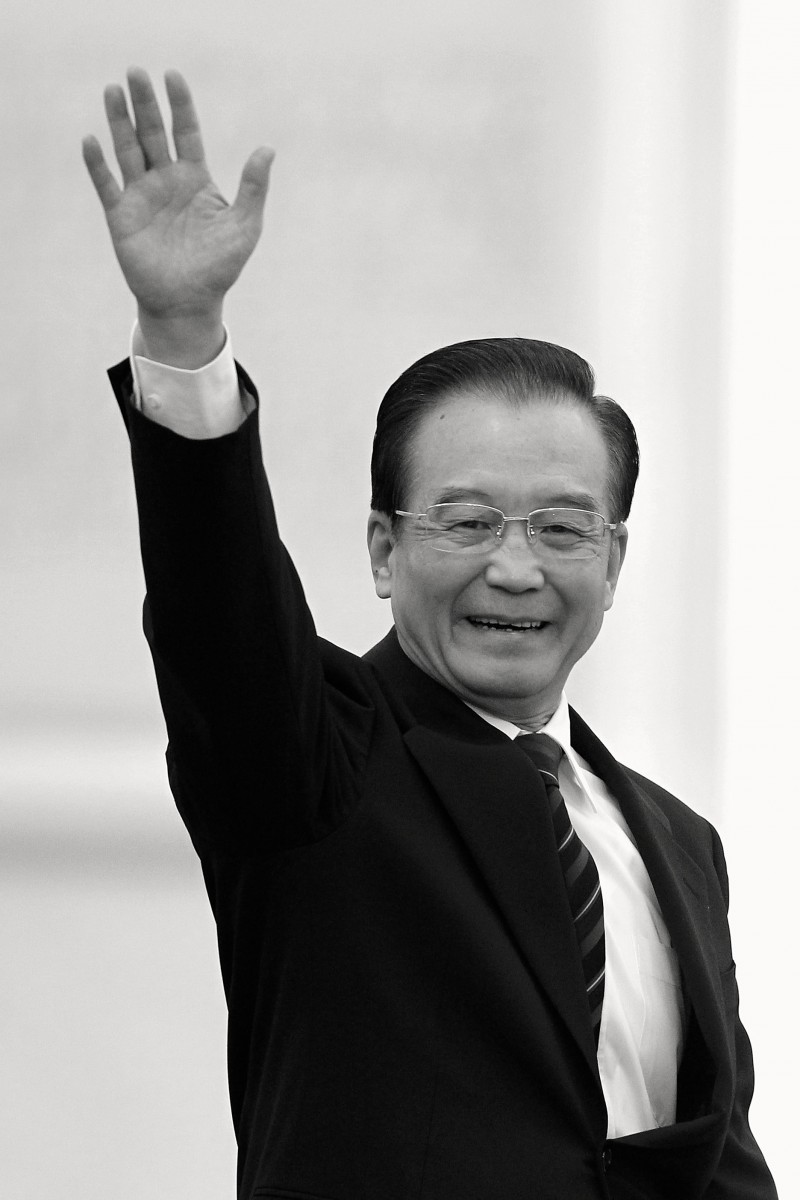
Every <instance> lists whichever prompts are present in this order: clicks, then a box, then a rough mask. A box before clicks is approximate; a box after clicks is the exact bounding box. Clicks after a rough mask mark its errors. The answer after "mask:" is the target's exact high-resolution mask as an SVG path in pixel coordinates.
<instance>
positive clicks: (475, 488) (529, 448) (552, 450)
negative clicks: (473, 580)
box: [408, 392, 610, 513]
mask: <svg viewBox="0 0 800 1200" xmlns="http://www.w3.org/2000/svg"><path fill="white" fill-rule="evenodd" d="M408 466H409V485H410V490H411V493H412V495H411V496H410V497H409V501H410V502H411V503H413V505H415V506H419V507H427V505H429V504H436V503H438V502H441V501H445V500H458V499H465V500H468V499H473V500H475V501H477V502H480V503H489V504H494V505H496V506H497V507H499V508H503V507H504V506H506V507H505V508H504V511H506V512H507V513H510V512H511V509H512V508H514V509H517V510H518V511H523V509H524V511H526V512H527V511H529V510H530V509H533V508H548V507H551V506H559V505H567V506H571V507H591V508H597V509H598V511H600V512H603V513H607V512H608V510H609V467H610V463H609V458H608V450H607V448H606V445H605V442H604V441H603V438H602V435H601V433H600V431H599V429H598V426H597V424H596V422H595V421H594V419H593V417H592V416H591V414H590V413H589V412H587V410H586V409H585V408H584V407H583V406H581V405H580V404H579V403H578V402H577V401H575V400H573V399H571V398H570V397H569V396H564V397H557V398H553V399H551V398H549V397H535V396H534V397H531V398H530V399H529V400H526V401H524V402H522V403H516V402H513V403H512V402H510V401H509V400H507V399H506V398H505V397H504V396H500V395H496V394H492V393H486V392H478V393H476V392H456V393H453V394H450V395H448V396H447V397H445V398H443V399H442V400H441V401H439V402H438V403H437V404H436V405H435V406H432V407H431V408H430V409H428V411H426V413H425V415H424V416H423V417H422V419H421V421H420V423H419V425H418V427H417V429H416V430H415V433H414V435H413V437H412V439H411V442H410V444H409V458H408Z"/></svg>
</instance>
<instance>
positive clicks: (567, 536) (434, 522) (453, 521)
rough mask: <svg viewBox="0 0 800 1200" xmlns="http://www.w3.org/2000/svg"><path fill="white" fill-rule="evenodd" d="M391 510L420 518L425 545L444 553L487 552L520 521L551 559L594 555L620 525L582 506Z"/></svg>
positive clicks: (456, 506) (448, 506)
mask: <svg viewBox="0 0 800 1200" xmlns="http://www.w3.org/2000/svg"><path fill="white" fill-rule="evenodd" d="M395 515H396V516H398V517H411V518H413V519H415V520H417V521H419V522H420V527H421V531H422V537H423V538H424V540H425V542H426V544H427V545H429V546H430V547H431V549H433V550H441V551H442V552H443V553H445V554H481V553H484V554H485V553H488V552H489V551H491V550H493V549H494V548H495V547H497V546H499V545H500V542H501V541H502V538H503V530H504V529H505V527H506V525H507V524H508V523H509V522H510V521H524V522H525V524H526V532H527V535H528V541H529V542H530V543H531V545H535V546H536V548H537V550H538V551H539V553H540V554H543V555H546V556H547V557H548V558H550V559H555V560H560V559H577V558H595V557H597V555H598V554H599V553H600V550H601V548H602V545H603V540H604V538H605V533H606V530H607V529H611V530H616V529H621V528H622V522H621V521H607V520H606V519H605V517H604V516H602V515H601V514H600V513H596V512H588V511H586V510H584V509H581V508H537V509H536V510H535V511H534V512H531V513H528V515H527V517H507V516H506V515H505V513H502V512H501V511H500V509H499V508H490V507H489V506H488V505H486V504H432V505H431V506H430V508H426V509H425V512H421V513H413V512H403V511H402V510H401V509H397V511H396V513H395Z"/></svg>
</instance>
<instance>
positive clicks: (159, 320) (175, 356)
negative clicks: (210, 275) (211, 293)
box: [138, 304, 225, 371]
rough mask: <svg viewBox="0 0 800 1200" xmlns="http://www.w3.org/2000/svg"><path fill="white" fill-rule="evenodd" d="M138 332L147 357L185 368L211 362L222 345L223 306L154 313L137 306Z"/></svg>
mask: <svg viewBox="0 0 800 1200" xmlns="http://www.w3.org/2000/svg"><path fill="white" fill-rule="evenodd" d="M138 317H139V331H140V334H141V339H142V348H143V350H144V354H145V357H146V358H150V359H152V360H153V361H154V362H160V363H164V364H166V365H167V366H170V367H181V368H183V369H184V370H187V371H193V370H197V369H198V368H199V367H204V366H206V365H207V364H208V363H210V362H212V361H213V360H214V359H215V358H216V357H217V355H218V354H219V352H220V350H221V349H222V347H223V345H224V344H225V327H224V325H223V324H222V305H221V304H220V305H219V306H218V307H217V308H215V309H214V310H212V311H209V312H201V313H187V314H181V315H173V316H164V315H160V314H159V315H155V314H153V313H150V312H148V311H147V310H146V309H144V308H142V306H141V305H140V306H139V313H138Z"/></svg>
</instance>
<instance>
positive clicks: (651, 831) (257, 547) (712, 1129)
mask: <svg viewBox="0 0 800 1200" xmlns="http://www.w3.org/2000/svg"><path fill="white" fill-rule="evenodd" d="M242 378H243V382H244V383H245V386H247V388H248V390H250V391H254V389H252V385H251V384H249V382H248V381H247V380H246V377H244V376H242ZM112 380H113V382H114V385H115V388H116V391H117V395H118V397H119V399H120V403H121V407H122V411H123V415H124V417H125V420H126V424H127V426H128V430H129V434H130V439H131V446H132V456H133V463H134V468H135V479H136V488H137V495H138V502H139V512H140V523H141V541H142V554H143V560H144V566H145V573H146V579H147V589H148V600H147V604H146V613H145V624H146V631H147V636H148V639H149V641H150V645H151V648H152V653H153V658H154V661H155V666H156V671H157V676H158V684H159V689H160V694H161V699H162V703H163V707H164V712H165V715H166V720H167V726H168V731H169V741H170V747H169V752H168V763H169V772H170V781H171V786H172V790H173V793H174V796H175V799H176V802H177V805H178V808H179V810H180V813H181V815H182V817H183V819H184V821H185V823H186V825H187V827H188V829H189V832H190V834H191V837H192V840H193V842H194V845H195V847H196V849H197V852H198V854H199V856H200V859H201V861H202V866H203V871H204V875H205V880H206V885H207V888H208V894H209V897H210V900H211V904H212V906H213V910H214V914H215V917H216V922H217V928H218V935H219V950H220V959H221V965H222V974H223V979H224V984H225V990H226V995H227V1000H228V1007H229V1014H230V1020H229V1067H230V1072H229V1073H230V1091H231V1103H232V1109H233V1119H234V1124H235V1128H236V1135H237V1138H238V1142H239V1151H240V1159H239V1195H240V1197H246V1198H247V1200H250V1198H251V1197H292V1198H295V1200H310V1198H313V1200H597V1198H599V1197H609V1196H611V1197H614V1198H615V1200H633V1198H634V1197H637V1198H641V1200H644V1198H645V1197H647V1198H648V1200H657V1198H661V1197H663V1198H665V1200H666V1198H669V1200H693V1198H695V1197H701V1196H702V1197H707V1198H709V1200H711V1198H714V1200H721V1198H723V1197H725V1198H730V1200H767V1198H770V1197H774V1195H775V1192H774V1187H773V1184H772V1180H771V1177H770V1175H769V1172H768V1171H767V1168H766V1166H765V1165H764V1162H763V1159H762V1157H761V1154H760V1152H759V1150H758V1148H757V1146H756V1144H755V1142H754V1140H753V1137H752V1135H751V1132H750V1129H749V1126H748V1123H747V1110H748V1105H749V1102H750V1098H751V1093H752V1087H753V1068H752V1057H751V1052H750V1045H749V1042H748V1039H747V1037H746V1034H745V1032H744V1030H743V1028H742V1026H741V1024H740V1022H739V1019H738V1013H737V992H736V982H735V978H734V965H733V961H732V958H731V947H730V940H729V935H728V924H727V916H726V908H727V880H726V874H725V865H724V860H723V855H722V850H721V847H720V843H719V839H718V837H717V835H716V833H715V832H714V830H713V829H712V828H711V826H710V825H709V824H708V823H707V822H706V821H705V820H703V819H702V818H701V817H699V816H697V815H696V814H694V813H693V812H691V811H690V810H689V809H688V808H686V807H685V806H684V805H683V804H681V803H680V801H678V800H676V799H675V798H674V797H673V796H671V795H669V794H668V793H667V792H665V791H663V790H662V789H661V788H659V787H657V786H656V785H655V784H652V783H650V782H649V781H647V780H646V779H643V778H642V777H641V776H639V775H636V774H635V773H634V772H631V771H628V770H627V769H625V768H623V767H621V766H620V765H619V764H618V763H617V762H616V761H615V760H614V758H613V757H612V756H611V754H610V753H609V752H608V750H606V748H605V747H604V746H603V745H602V744H601V743H600V742H599V741H598V740H597V738H596V737H595V736H594V735H593V734H592V732H591V731H590V730H589V729H588V728H587V727H586V725H585V724H584V723H583V721H582V720H581V719H580V717H578V716H577V714H575V713H573V714H572V736H573V744H574V746H575V748H576V750H577V751H578V752H579V753H580V754H582V755H583V756H584V757H585V758H586V759H587V760H588V761H589V763H590V764H591V765H592V767H593V769H594V770H595V771H596V772H597V774H598V775H600V776H601V777H602V778H603V779H604V780H605V781H606V783H607V784H608V786H609V788H610V789H611V791H612V792H613V794H614V795H615V796H616V797H617V799H618V801H619V803H620V806H621V808H622V811H623V813H624V815H625V818H626V820H627V821H628V824H629V825H630V828H631V830H632V832H633V834H634V836H635V838H636V841H637V844H638V847H639V850H640V853H641V855H642V858H643V859H644V862H645V864H646V866H647V869H648V871H649V873H650V876H651V879H652V881H653V886H654V888H655V891H656V894H657V896H658V898H659V901H660V904H661V907H662V910H663V914H664V918H665V920H666V923H667V925H668V927H669V930H670V933H671V935H672V939H673V944H674V947H675V949H676V951H677V953H678V956H679V960H680V963H681V966H682V971H683V977H684V981H685V994H686V999H687V1004H688V1009H689V1014H690V1016H689V1026H688V1037H687V1044H686V1050H685V1054H684V1060H683V1065H682V1068H681V1071H680V1076H679V1099H678V1105H679V1112H678V1122H677V1124H676V1125H674V1126H672V1127H670V1128H667V1129H658V1130H653V1131H650V1132H647V1133H642V1134H638V1135H634V1136H630V1137H624V1138H620V1139H617V1140H615V1141H614V1142H611V1143H608V1142H607V1141H606V1136H605V1134H606V1112H605V1106H604V1101H603V1094H602V1090H601V1086H600V1080H599V1076H598V1071H597V1062H596V1057H595V1052H594V1046H593V1041H592V1035H591V1030H590V1026H589V1019H588V1007H587V1005H586V1001H585V995H584V987H583V982H582V973H581V966H580V961H579V958H578V952H577V949H576V947H575V939H574V934H573V930H572V924H571V918H570V914H569V909H568V905H567V901H566V898H565V894H564V888H563V882H562V879H561V875H560V870H559V866H558V861H557V856H556V852H555V846H554V841H553V833H552V826H551V823H550V820H549V817H548V815H547V811H548V810H547V804H546V803H545V796H544V792H543V789H542V785H541V781H540V780H539V777H538V775H537V773H536V772H535V770H534V768H533V767H532V765H531V763H530V762H529V760H528V758H527V756H526V755H525V754H524V753H523V752H522V751H521V750H519V749H518V748H517V747H515V746H514V744H513V743H512V742H511V741H509V739H507V738H506V737H505V736H504V735H503V734H501V733H499V732H498V731H497V730H495V729H493V728H492V727H491V726H489V725H487V724H486V723H485V722H484V721H482V720H481V719H480V718H479V717H478V716H476V715H475V714H474V713H473V712H472V711H471V710H470V709H468V708H467V707H466V706H465V705H464V704H462V703H461V701H460V700H458V699H457V697H455V696H454V695H453V694H452V693H450V692H448V691H447V690H445V689H444V688H442V687H441V686H440V685H439V684H437V683H435V682H434V681H433V680H432V679H430V678H429V677H428V676H427V675H425V674H424V673H423V672H421V671H419V670H418V669H417V668H416V667H415V666H414V665H413V664H412V663H411V662H410V661H409V660H408V659H407V658H406V656H405V655H404V654H403V652H402V651H401V649H400V647H399V645H398V643H397V641H396V638H395V636H394V634H390V635H389V636H388V637H387V638H386V639H385V640H384V641H383V642H382V643H381V644H380V645H379V646H377V647H376V648H375V649H374V650H372V651H371V652H370V653H369V654H367V655H366V656H365V658H363V659H360V658H357V657H355V656H354V655H352V654H349V653H346V652H345V651H343V650H341V649H339V648H338V647H336V646H333V645H330V644H329V643H326V642H324V641H321V640H319V639H317V636H316V634H315V631H314V627H313V623H312V620H311V617H310V615H309V613H308V610H307V608H306V605H305V601H304V599H303V593H302V590H301V587H300V584H299V582H298V580H297V578H296V575H295V573H294V569H293V567H292V564H291V561H290V559H289V557H288V555H287V553H286V551H285V549H284V548H283V546H282V545H281V543H280V541H279V539H278V535H277V531H276V528H275V523H274V517H273V512H272V506H271V503H270V500H269V495H268V489H267V483H266V479H265V476H264V472H263V467H262V461H261V451H260V446H259V441H258V432H257V423H256V417H255V415H253V416H251V417H249V418H248V419H247V421H246V422H245V423H244V425H243V426H242V427H241V429H239V430H238V431H237V432H236V433H235V434H231V435H229V436H227V437H223V438H218V439H214V440H212V441H201V442H194V441H187V440H185V439H181V438H179V437H177V436H175V435H174V434H172V433H170V432H169V431H167V430H165V429H163V428H160V427H159V426H157V425H155V424H153V423H150V422H148V421H147V420H146V419H145V418H143V417H141V416H140V415H139V414H138V413H137V412H135V411H134V410H133V409H132V408H131V407H130V405H129V402H128V399H127V397H128V395H129V390H130V377H129V372H128V369H127V366H126V365H124V364H123V365H121V366H120V367H118V368H115V370H114V371H113V372H112ZM309 496H310V497H311V498H312V499H313V487H310V488H309ZM320 536H321V537H326V538H329V537H331V536H335V531H331V530H330V529H323V530H321V531H320Z"/></svg>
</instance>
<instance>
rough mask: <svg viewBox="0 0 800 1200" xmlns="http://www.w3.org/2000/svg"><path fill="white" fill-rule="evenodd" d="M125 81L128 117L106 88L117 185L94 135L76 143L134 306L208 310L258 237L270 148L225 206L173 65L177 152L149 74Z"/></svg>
mask: <svg viewBox="0 0 800 1200" xmlns="http://www.w3.org/2000/svg"><path fill="white" fill-rule="evenodd" d="M128 82H129V86H130V93H131V100H132V103H133V113H134V117H135V124H134V121H133V120H132V119H131V117H130V115H129V112H128V107H127V103H126V100H125V96H124V93H123V92H122V89H121V88H118V87H111V88H108V89H107V90H106V112H107V115H108V121H109V127H110V129H111V135H112V139H113V142H114V150H115V153H116V156H117V162H118V163H119V166H120V170H121V172H122V180H123V187H122V188H120V187H119V185H118V184H117V182H116V180H115V178H114V176H113V175H112V173H111V171H110V170H109V168H108V166H107V165H106V162H105V158H104V157H103V152H102V150H101V149H100V146H99V144H98V143H97V141H96V139H94V138H87V139H86V141H85V142H84V159H85V161H86V165H87V167H88V169H89V173H90V175H91V177H92V181H93V183H94V185H95V188H96V190H97V193H98V195H99V197H100V200H101V203H102V205H103V208H104V210H105V214H106V220H107V222H108V227H109V230H110V232H111V239H112V242H113V246H114V250H115V252H116V255H117V258H118V259H119V262H120V266H121V267H122V270H123V273H124V275H125V279H126V281H127V283H128V286H129V287H130V289H131V291H132V292H133V293H134V295H135V296H136V298H137V300H138V301H139V306H140V310H141V309H143V310H145V311H146V312H148V313H149V314H151V315H153V316H158V317H173V316H176V315H178V316H185V315H187V314H192V313H204V312H209V311H211V310H213V309H214V308H215V307H219V306H220V305H221V302H222V298H223V297H224V295H225V292H226V291H227V290H228V288H229V287H230V286H231V285H232V284H233V283H234V282H235V280H236V279H237V277H238V275H239V273H240V271H241V270H242V267H243V266H244V264H245V263H246V262H247V259H248V258H249V256H250V254H251V253H252V251H253V248H254V246H255V245H256V242H257V241H258V238H259V234H260V232H261V221H262V213H263V207H264V199H265V197H266V190H267V181H268V175H269V164H270V161H271V154H270V153H269V152H267V151H263V150H262V151H256V152H255V154H253V155H251V157H250V159H249V160H248V162H247V164H246V165H245V168H244V171H243V173H242V180H241V184H240V187H239V192H238V195H237V196H236V200H235V202H234V204H233V205H229V204H228V203H227V202H226V201H225V199H224V198H223V196H222V195H221V193H220V192H219V191H218V189H217V187H216V185H215V184H214V181H213V180H212V178H211V175H210V173H209V170H208V167H207V166H206V162H205V155H204V152H203V145H202V139H201V135H200V128H199V125H198V122H197V117H196V115H195V111H194V105H193V102H192V98H191V94H190V92H189V89H188V87H187V86H186V84H185V82H184V81H183V79H182V78H181V77H180V76H179V75H177V73H175V72H172V73H170V74H169V75H168V76H167V92H168V96H169V101H170V107H171V110H172V118H173V136H174V140H175V152H176V157H175V159H173V158H172V157H171V155H170V152H169V148H168V145H167V138H166V133H165V131H164V125H163V122H162V119H161V112H160V110H159V107H158V102H157V101H156V98H155V95H154V92H153V87H152V84H151V82H150V79H149V77H148V76H147V75H146V74H145V73H144V72H143V71H132V72H130V73H129V76H128Z"/></svg>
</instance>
